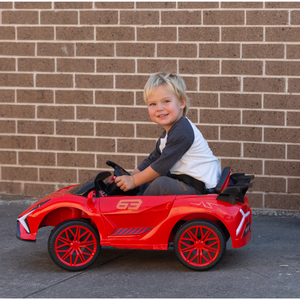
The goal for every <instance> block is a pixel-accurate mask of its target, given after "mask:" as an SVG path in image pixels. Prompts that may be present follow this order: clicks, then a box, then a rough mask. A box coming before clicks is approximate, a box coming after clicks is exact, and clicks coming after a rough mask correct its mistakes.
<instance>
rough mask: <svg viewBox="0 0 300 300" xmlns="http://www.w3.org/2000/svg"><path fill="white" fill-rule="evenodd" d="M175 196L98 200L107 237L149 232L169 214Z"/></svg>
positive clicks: (104, 198) (109, 197)
mask: <svg viewBox="0 0 300 300" xmlns="http://www.w3.org/2000/svg"><path fill="white" fill-rule="evenodd" d="M175 197H176V196H175V195H170V196H140V197H139V196H125V197H124V196H108V197H103V198H101V200H100V211H101V214H102V217H103V219H104V221H105V225H106V227H107V233H108V235H112V236H122V235H123V236H124V235H140V234H142V233H146V232H147V231H149V230H151V229H152V228H153V227H155V226H156V225H157V224H159V223H160V222H161V221H163V220H164V219H165V218H166V217H167V216H168V214H169V211H170V209H171V207H172V204H173V201H174V199H175Z"/></svg>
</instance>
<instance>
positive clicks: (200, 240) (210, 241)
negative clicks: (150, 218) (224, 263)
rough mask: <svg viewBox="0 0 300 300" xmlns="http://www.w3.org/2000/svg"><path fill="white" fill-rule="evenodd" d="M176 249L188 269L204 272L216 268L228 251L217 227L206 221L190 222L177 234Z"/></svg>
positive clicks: (180, 259) (222, 235)
mask: <svg viewBox="0 0 300 300" xmlns="http://www.w3.org/2000/svg"><path fill="white" fill-rule="evenodd" d="M174 248H175V252H176V255H177V257H178V259H179V261H180V262H181V263H182V264H183V265H184V266H186V267H188V268H190V269H192V270H196V271H204V270H208V269H210V268H212V267H213V266H215V265H216V264H217V263H218V262H219V261H220V260H221V259H222V257H223V255H224V253H225V251H226V240H225V237H224V234H223V232H222V231H221V229H220V228H219V227H217V225H215V224H214V223H212V222H209V221H204V220H195V221H190V222H187V223H186V224H184V225H183V226H182V227H181V228H180V229H179V230H178V231H177V233H176V235H175V239H174Z"/></svg>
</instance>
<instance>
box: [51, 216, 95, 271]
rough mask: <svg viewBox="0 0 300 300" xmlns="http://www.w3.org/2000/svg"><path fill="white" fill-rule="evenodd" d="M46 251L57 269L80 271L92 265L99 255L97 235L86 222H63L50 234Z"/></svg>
mask: <svg viewBox="0 0 300 300" xmlns="http://www.w3.org/2000/svg"><path fill="white" fill-rule="evenodd" d="M48 251H49V255H50V257H51V259H52V260H53V261H54V262H55V263H56V264H57V265H58V266H59V267H61V268H63V269H65V270H68V271H81V270H84V269H86V268H88V267H89V266H90V265H91V264H93V263H94V262H95V260H96V259H97V257H98V255H99V252H100V239H99V234H98V232H97V231H96V229H95V228H94V227H93V226H92V225H91V224H90V223H88V222H86V221H83V220H69V221H65V222H63V223H61V224H59V225H58V226H56V227H55V228H54V229H53V231H52V232H51V234H50V236H49V240H48Z"/></svg>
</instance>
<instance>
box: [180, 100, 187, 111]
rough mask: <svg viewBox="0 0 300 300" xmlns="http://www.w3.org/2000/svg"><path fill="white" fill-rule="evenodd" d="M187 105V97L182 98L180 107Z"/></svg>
mask: <svg viewBox="0 0 300 300" xmlns="http://www.w3.org/2000/svg"><path fill="white" fill-rule="evenodd" d="M185 106H186V98H184V99H182V101H181V103H180V108H181V109H184V108H185Z"/></svg>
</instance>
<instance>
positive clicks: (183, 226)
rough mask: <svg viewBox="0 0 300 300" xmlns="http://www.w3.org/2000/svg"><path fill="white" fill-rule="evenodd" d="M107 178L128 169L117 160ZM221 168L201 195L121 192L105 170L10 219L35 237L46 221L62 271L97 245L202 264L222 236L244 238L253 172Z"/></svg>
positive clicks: (215, 252) (221, 248) (81, 264)
mask: <svg viewBox="0 0 300 300" xmlns="http://www.w3.org/2000/svg"><path fill="white" fill-rule="evenodd" d="M107 164H108V165H109V166H112V167H113V168H114V176H120V175H124V174H129V173H128V172H127V171H125V170H124V169H123V168H121V167H120V166H118V165H117V164H115V163H113V162H110V161H107ZM230 170H231V168H230V167H226V168H224V169H223V171H222V174H221V178H220V181H219V183H218V185H217V187H216V188H215V189H214V190H210V191H208V192H207V194H205V195H165V196H140V195H137V193H138V189H135V190H131V191H129V192H123V191H121V190H120V189H119V188H118V187H117V186H116V184H115V183H114V182H113V183H111V184H108V182H111V181H110V179H111V177H112V174H111V173H110V172H100V173H99V174H98V175H97V176H95V177H93V178H90V179H88V180H86V181H84V182H82V183H80V184H78V185H75V186H74V185H73V186H69V187H66V188H63V189H60V190H58V191H56V192H54V193H52V194H50V195H48V196H46V197H44V198H43V199H41V200H39V201H37V202H36V203H35V204H33V205H32V206H30V207H29V208H28V209H27V210H26V211H24V212H23V213H22V214H21V215H20V216H19V217H18V219H17V237H18V238H19V239H22V240H26V241H35V240H36V234H37V231H38V229H39V228H41V227H43V226H54V229H53V230H52V232H51V234H50V236H49V240H48V251H49V254H50V257H51V258H52V260H53V261H54V262H55V263H56V264H57V265H58V266H59V267H61V268H63V269H66V270H68V271H80V270H83V269H85V268H87V267H89V266H90V265H91V264H92V263H94V262H95V260H96V259H97V257H98V255H99V252H100V248H101V246H113V247H115V248H131V249H153V250H167V249H168V248H169V247H172V246H174V248H175V251H176V254H177V257H178V259H179V261H180V262H181V263H182V264H183V265H185V266H186V267H188V268H190V269H193V270H199V271H202V270H207V269H209V268H211V267H213V266H215V265H216V264H217V263H218V262H219V261H220V260H221V258H222V257H223V255H224V253H225V250H226V242H227V241H228V239H229V238H231V240H232V246H233V248H239V247H243V246H245V245H247V244H248V242H249V241H250V239H251V208H250V206H249V201H248V198H247V196H246V195H245V194H246V191H247V189H248V187H249V186H251V183H250V181H251V179H253V178H254V176H247V175H245V174H242V173H236V174H230Z"/></svg>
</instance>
